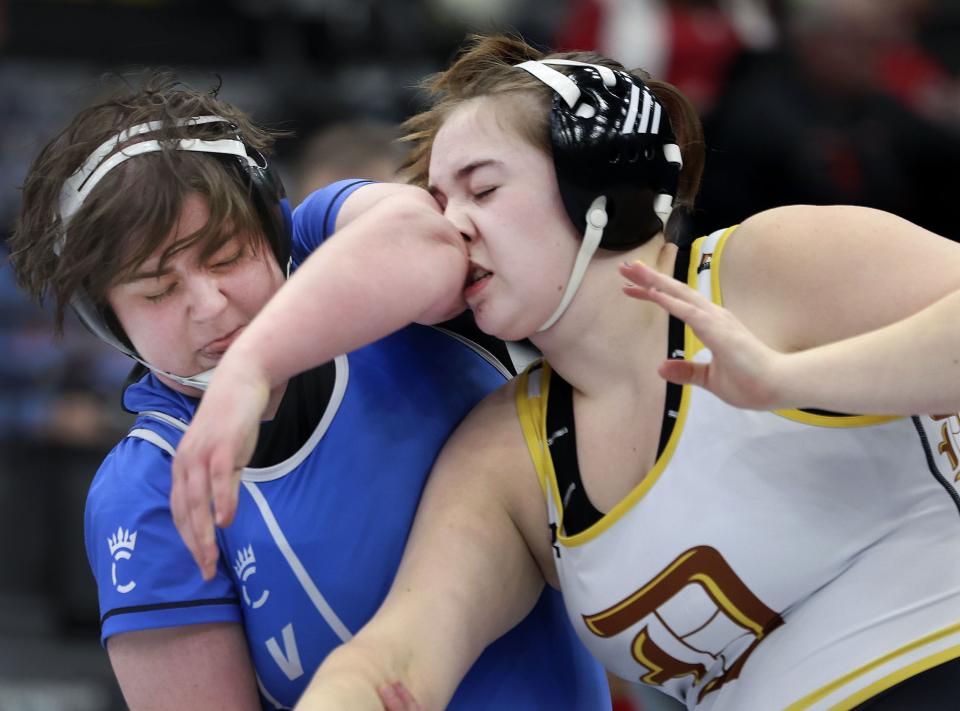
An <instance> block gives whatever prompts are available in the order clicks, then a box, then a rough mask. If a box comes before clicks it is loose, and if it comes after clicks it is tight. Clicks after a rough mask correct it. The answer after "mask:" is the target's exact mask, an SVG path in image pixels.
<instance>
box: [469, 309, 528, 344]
mask: <svg viewBox="0 0 960 711" xmlns="http://www.w3.org/2000/svg"><path fill="white" fill-rule="evenodd" d="M473 316H474V320H475V321H476V322H477V327H478V328H479V329H480V330H481V331H483V332H484V333H486V334H487V335H488V336H493V337H494V338H499V339H500V340H501V341H521V340H523V339H524V338H529V337H530V336H531V335H533V334H534V333H535V332H536V330H537V329H536V327H532V328H531V327H530V326H529V325H524V324H518V323H511V322H505V321H504V320H502V319H497V318H494V317H492V314H488V313H485V312H484V311H483V309H481V310H480V311H475V312H474V314H473Z"/></svg>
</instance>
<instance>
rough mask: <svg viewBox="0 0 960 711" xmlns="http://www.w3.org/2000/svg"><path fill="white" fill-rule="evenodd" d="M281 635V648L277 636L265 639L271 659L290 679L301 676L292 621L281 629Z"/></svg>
mask: <svg viewBox="0 0 960 711" xmlns="http://www.w3.org/2000/svg"><path fill="white" fill-rule="evenodd" d="M280 634H281V636H282V637H283V649H280V645H279V644H277V638H276V637H271V638H270V639H268V640H267V651H268V652H270V656H271V657H273V661H275V662H276V663H277V666H278V667H280V669H282V670H283V673H284V674H286V675H287V678H288V679H289V680H290V681H293V680H294V679H296V678H298V677H301V676H303V665H302V664H301V663H300V652H299V651H298V650H297V639H296V637H294V636H293V623H292V622H291V623H290V624H288V625H287V626H286V627H284V628H283V630H282V631H281V633H280Z"/></svg>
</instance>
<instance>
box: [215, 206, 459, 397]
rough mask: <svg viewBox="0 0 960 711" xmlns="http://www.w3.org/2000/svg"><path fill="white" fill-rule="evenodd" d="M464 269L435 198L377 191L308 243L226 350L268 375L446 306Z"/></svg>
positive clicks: (443, 312)
mask: <svg viewBox="0 0 960 711" xmlns="http://www.w3.org/2000/svg"><path fill="white" fill-rule="evenodd" d="M466 270H467V259H466V251H465V248H464V245H463V243H462V240H461V238H460V236H459V234H458V233H457V232H456V230H455V229H454V228H453V226H452V225H451V224H449V223H448V222H447V221H446V220H445V219H444V218H443V216H442V215H441V214H440V213H439V211H438V209H437V208H435V207H433V208H430V207H426V206H424V205H423V204H422V203H419V202H416V201H409V200H404V201H403V203H402V204H399V199H398V198H391V199H388V200H383V201H381V202H380V203H378V204H377V205H376V206H375V207H374V208H372V209H371V210H369V211H368V212H366V213H365V214H363V215H361V216H360V217H357V218H356V219H354V220H353V221H352V222H351V223H350V224H349V226H347V227H346V228H345V229H344V230H342V232H338V233H337V234H336V235H335V236H334V237H333V238H331V239H330V240H329V241H328V242H326V243H324V244H323V246H321V247H320V248H319V249H317V251H316V252H314V253H313V254H312V255H311V256H310V257H309V258H308V259H307V260H306V261H305V262H304V263H303V265H302V266H301V267H300V268H299V269H298V270H297V271H296V273H295V274H294V275H293V276H292V277H291V278H290V279H289V281H288V282H287V283H286V284H285V285H284V286H283V287H282V288H281V289H280V290H279V291H278V292H277V294H276V295H275V296H274V298H273V299H271V301H270V302H269V303H268V304H267V305H266V306H265V307H264V309H263V310H262V311H261V313H260V314H259V315H258V316H257V317H256V318H255V319H254V320H253V322H251V324H250V326H249V327H248V328H247V329H246V331H245V332H244V333H243V334H241V336H240V337H239V338H238V339H237V341H236V342H235V343H234V344H233V346H232V347H231V349H230V351H229V352H228V354H227V356H226V357H227V358H231V357H232V358H234V359H240V360H241V361H242V362H244V363H248V364H251V365H252V366H253V367H258V368H260V369H261V370H262V372H264V374H265V375H266V377H267V378H268V380H269V382H270V384H271V385H275V384H277V383H280V382H282V381H283V380H285V379H287V378H289V377H290V376H292V375H294V374H296V373H299V372H302V371H304V370H308V369H310V368H312V367H314V366H316V365H319V364H321V363H324V362H326V361H328V360H330V359H331V358H334V357H335V356H338V355H340V354H342V353H347V352H349V351H351V350H354V349H356V348H359V347H361V346H363V345H366V344H368V343H371V342H373V341H375V340H377V339H379V338H382V337H383V336H385V335H388V334H390V333H392V332H393V331H396V330H398V329H399V328H402V327H403V326H406V325H407V324H409V323H411V322H413V321H421V322H427V323H429V322H433V321H437V320H441V319H442V318H444V317H446V316H447V315H448V314H450V315H452V313H456V312H457V311H458V309H462V303H461V293H462V290H463V283H464V279H465V276H466ZM451 312H452V313H451Z"/></svg>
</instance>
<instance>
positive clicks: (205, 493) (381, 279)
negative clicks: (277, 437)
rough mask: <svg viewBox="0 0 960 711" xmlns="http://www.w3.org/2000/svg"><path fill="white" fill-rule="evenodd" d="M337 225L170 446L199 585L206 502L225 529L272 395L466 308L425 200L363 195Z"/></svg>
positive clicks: (448, 230)
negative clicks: (398, 333)
mask: <svg viewBox="0 0 960 711" xmlns="http://www.w3.org/2000/svg"><path fill="white" fill-rule="evenodd" d="M339 218H342V219H339ZM339 218H338V224H337V226H338V233H337V234H336V236H334V237H333V238H331V239H330V240H329V241H327V242H325V243H324V244H323V245H322V246H321V247H320V248H319V249H317V250H316V251H315V252H314V253H313V254H312V255H311V256H310V257H309V258H308V259H307V260H306V261H305V262H304V264H303V265H302V266H301V267H300V268H299V269H298V270H297V272H296V273H295V274H294V275H293V276H292V277H291V278H290V280H289V281H288V282H287V283H286V284H284V285H283V286H282V287H281V288H280V290H279V291H278V292H277V294H276V295H275V296H274V297H273V298H272V299H271V300H270V302H269V303H267V305H266V306H265V307H264V308H263V310H262V311H261V312H260V313H259V314H258V315H257V317H256V318H255V319H253V321H252V322H251V323H250V324H249V326H248V327H247V328H246V329H245V331H244V332H243V333H242V334H241V335H240V336H239V337H238V338H237V340H236V341H235V342H234V343H233V344H232V345H231V347H230V348H229V350H228V351H227V353H226V354H225V355H224V357H223V359H222V360H221V361H220V363H219V364H218V365H217V368H216V373H215V375H214V377H213V379H212V381H211V383H210V386H209V388H208V389H207V391H206V392H205V393H204V396H203V400H202V402H201V404H200V407H199V408H198V410H197V412H196V414H195V416H194V418H193V421H192V423H191V426H190V429H189V431H188V432H187V433H186V435H185V436H184V437H183V439H182V440H181V442H180V445H179V447H178V448H177V453H176V456H175V457H174V462H173V490H172V492H171V499H170V500H171V508H172V510H173V516H174V521H175V522H176V524H177V529H178V531H179V532H180V535H181V536H182V537H183V539H184V542H185V543H186V544H187V547H188V548H189V549H190V552H191V554H192V555H193V556H194V558H195V559H196V560H197V563H198V565H199V566H200V569H201V571H202V572H203V574H204V577H205V578H207V579H209V578H210V577H212V576H213V573H214V570H215V567H216V558H217V548H216V545H215V542H214V535H213V518H212V515H211V512H210V502H211V500H212V501H213V502H214V504H215V510H216V515H217V524H218V525H221V526H225V525H228V524H229V523H230V522H231V521H232V520H233V514H234V511H235V510H236V503H237V488H238V481H239V480H238V477H237V474H238V472H239V471H240V469H242V468H243V467H244V466H245V465H246V464H247V462H248V461H249V460H250V457H251V455H252V454H253V448H254V445H255V443H256V434H257V428H258V426H259V422H260V419H261V417H262V416H263V413H264V411H265V409H266V408H267V405H268V402H269V399H270V393H271V390H272V389H273V388H275V387H277V386H280V385H281V384H283V383H284V382H285V381H286V380H287V379H288V378H290V377H291V376H293V375H295V374H296V373H299V372H302V371H305V370H309V369H310V368H312V367H315V366H317V365H320V364H321V363H325V362H327V361H329V360H330V359H332V358H334V357H336V356H338V355H340V354H342V353H346V352H348V351H351V350H354V349H356V348H358V347H360V346H363V345H366V344H367V343H371V342H373V341H375V340H377V339H378V338H381V337H383V336H386V335H388V334H389V333H392V332H393V331H395V330H397V329H399V328H401V327H403V326H406V325H407V324H409V323H411V322H412V321H421V322H425V323H429V322H435V321H439V320H442V319H444V318H447V317H449V316H452V315H453V314H455V313H457V312H458V311H459V310H462V308H463V304H462V300H461V299H462V296H461V294H462V289H463V282H464V278H465V275H466V269H467V259H466V250H465V247H464V244H463V240H462V239H461V236H460V234H459V232H457V230H456V229H455V228H454V227H453V225H452V224H451V223H450V222H448V221H447V220H446V219H445V218H444V217H443V215H442V214H441V212H440V209H439V207H438V206H437V204H436V202H435V201H434V199H433V198H432V197H431V196H430V195H429V194H428V193H427V192H426V191H424V190H421V189H419V188H414V187H411V186H405V185H370V186H365V187H362V188H360V189H359V190H357V191H356V192H355V193H353V194H352V195H351V196H350V197H349V198H347V200H346V202H345V203H344V205H343V207H342V208H341V214H340V216H339ZM344 223H346V224H344Z"/></svg>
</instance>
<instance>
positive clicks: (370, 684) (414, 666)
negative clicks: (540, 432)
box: [297, 389, 550, 711]
mask: <svg viewBox="0 0 960 711" xmlns="http://www.w3.org/2000/svg"><path fill="white" fill-rule="evenodd" d="M481 452H482V456H478V453H481ZM546 531H547V522H546V513H545V510H544V506H543V500H542V496H541V495H540V491H539V488H538V484H537V479H536V475H535V473H534V472H533V469H532V465H531V463H530V458H529V456H528V454H527V452H526V450H525V446H524V443H523V441H522V435H521V434H520V427H519V424H518V423H517V419H516V415H515V412H514V410H513V402H512V389H503V390H501V391H500V392H498V393H495V394H494V395H493V396H491V398H488V399H487V400H485V401H484V402H483V403H482V404H481V405H480V406H479V407H478V409H477V410H475V411H474V412H473V413H472V414H471V415H470V416H469V417H468V418H467V419H466V420H465V421H464V423H463V424H462V425H461V426H460V428H459V429H458V430H457V432H456V433H455V434H454V435H453V437H452V438H451V439H450V441H449V442H448V443H447V445H446V446H445V448H444V450H443V452H442V454H441V455H440V458H439V459H438V461H437V463H436V465H435V467H434V470H433V473H432V474H431V476H430V479H429V482H428V485H427V488H426V491H425V493H424V496H423V499H422V501H421V504H420V508H419V510H418V512H417V519H416V523H415V525H414V527H413V531H412V533H411V537H410V540H409V542H408V543H407V549H406V552H405V553H404V558H403V563H402V564H401V566H400V570H399V572H398V574H397V578H396V580H395V581H394V584H393V586H392V588H391V590H390V594H389V595H388V597H387V599H386V601H385V602H384V604H383V606H382V607H381V608H380V610H379V611H378V613H377V614H376V616H374V618H373V619H372V620H371V621H370V622H369V623H368V624H367V625H366V626H365V627H364V628H363V629H362V630H361V631H360V632H359V633H358V634H357V636H356V637H355V638H354V639H353V640H352V641H350V642H348V643H347V644H345V645H343V646H342V647H339V648H338V649H337V650H335V651H334V652H333V653H332V654H331V655H330V656H329V657H328V658H327V660H326V661H325V662H324V663H323V665H321V667H320V669H319V671H318V672H317V674H316V676H314V678H313V681H312V682H311V684H310V686H309V687H308V689H307V691H306V693H305V694H304V696H303V697H302V698H301V700H300V703H299V704H298V705H297V708H298V709H312V710H314V711H317V710H320V709H343V708H350V709H380V708H382V705H381V701H380V698H379V696H378V693H377V692H378V690H380V689H383V688H384V687H387V686H388V685H390V684H393V683H396V682H399V683H401V684H402V687H403V688H405V689H408V690H409V691H410V692H411V694H412V695H413V697H414V698H415V699H416V701H417V702H418V703H419V704H420V705H421V706H422V707H423V708H424V709H428V710H432V709H442V708H444V707H445V705H446V704H447V703H448V702H449V700H450V698H451V696H452V695H453V693H454V691H456V688H457V686H458V684H459V683H460V680H461V679H462V678H463V676H464V675H465V674H466V672H467V670H468V669H469V668H470V666H471V665H472V664H473V662H474V661H475V660H476V659H477V657H478V656H479V655H480V653H481V652H482V651H483V649H484V648H485V647H486V646H487V645H488V644H489V643H490V642H492V641H493V640H495V639H496V638H498V637H499V636H500V635H502V634H503V633H505V632H506V631H508V630H509V629H510V628H512V627H513V626H514V625H515V624H517V623H518V622H519V621H520V620H522V619H523V617H524V616H526V615H527V613H528V612H529V611H530V610H531V609H532V607H533V605H534V604H535V602H536V600H537V597H538V596H539V594H540V592H541V590H542V587H543V575H542V574H541V572H540V568H539V567H538V564H537V562H536V561H537V560H546V561H547V562H550V557H549V540H548V539H547V536H546V534H545V533H544V534H543V535H542V536H540V535H539V533H540V532H546ZM541 539H542V540H541ZM529 545H532V546H533V548H534V549H535V550H536V551H537V558H536V559H535V557H534V555H533V554H532V553H531V548H530V547H529ZM541 556H542V557H541ZM518 673H519V672H518Z"/></svg>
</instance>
